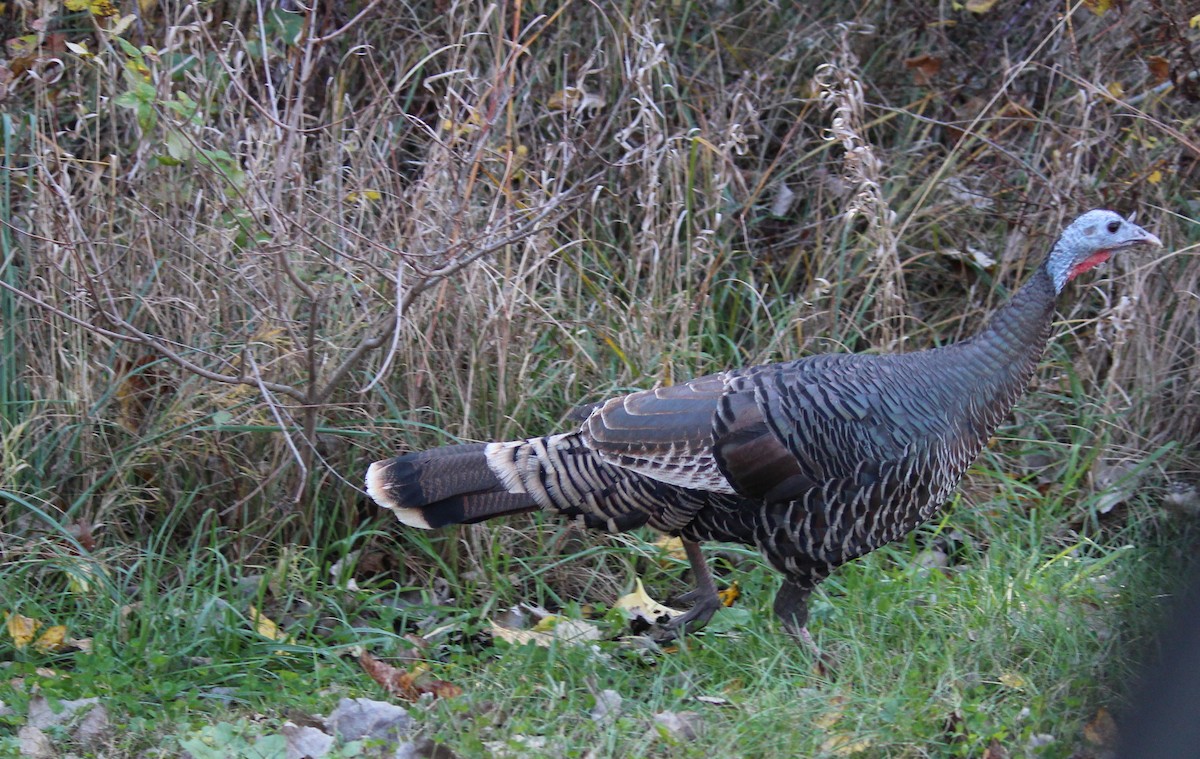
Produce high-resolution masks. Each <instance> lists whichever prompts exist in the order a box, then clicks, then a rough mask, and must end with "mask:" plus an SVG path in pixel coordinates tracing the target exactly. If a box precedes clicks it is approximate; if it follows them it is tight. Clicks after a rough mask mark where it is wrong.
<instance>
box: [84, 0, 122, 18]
mask: <svg viewBox="0 0 1200 759" xmlns="http://www.w3.org/2000/svg"><path fill="white" fill-rule="evenodd" d="M87 6H88V10H90V11H91V12H92V15H93V16H103V17H104V18H108V17H109V16H115V15H117V8H116V6H115V5H113V4H112V0H88V4H87Z"/></svg>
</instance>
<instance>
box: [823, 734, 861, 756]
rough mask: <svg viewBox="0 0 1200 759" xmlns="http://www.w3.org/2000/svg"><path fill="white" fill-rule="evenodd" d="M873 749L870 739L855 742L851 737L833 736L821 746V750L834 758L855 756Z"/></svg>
mask: <svg viewBox="0 0 1200 759" xmlns="http://www.w3.org/2000/svg"><path fill="white" fill-rule="evenodd" d="M869 748H871V739H870V738H859V739H858V740H855V739H853V738H851V737H850V736H849V735H842V734H839V735H833V736H830V737H829V738H828V739H826V740H825V742H824V743H822V744H821V750H822V751H825V752H828V753H830V754H833V755H834V756H854V755H855V754H861V753H862V752H864V751H866V750H867V749H869Z"/></svg>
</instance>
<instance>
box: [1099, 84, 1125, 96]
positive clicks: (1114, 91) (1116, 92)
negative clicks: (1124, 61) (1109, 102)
mask: <svg viewBox="0 0 1200 759" xmlns="http://www.w3.org/2000/svg"><path fill="white" fill-rule="evenodd" d="M1104 89H1105V90H1106V91H1107V92H1108V94H1109V95H1111V96H1112V98H1113V99H1114V100H1116V99H1118V98H1120V97H1121V96H1122V95H1124V94H1125V85H1123V84H1121V83H1120V82H1110V83H1109V85H1108V86H1107V87H1105V88H1104Z"/></svg>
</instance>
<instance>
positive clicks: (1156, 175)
mask: <svg viewBox="0 0 1200 759" xmlns="http://www.w3.org/2000/svg"><path fill="white" fill-rule="evenodd" d="M1146 181H1147V182H1149V183H1150V184H1158V183H1159V182H1161V181H1162V172H1161V171H1159V170H1158V169H1155V170H1154V171H1152V172H1150V176H1148V177H1146Z"/></svg>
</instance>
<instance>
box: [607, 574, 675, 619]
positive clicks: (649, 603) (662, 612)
mask: <svg viewBox="0 0 1200 759" xmlns="http://www.w3.org/2000/svg"><path fill="white" fill-rule="evenodd" d="M613 608H614V609H620V610H621V611H623V612H624V613H625V616H627V617H629V618H630V619H642V620H644V621H646V622H649V623H650V624H652V625H653V624H658V623H659V622H663V621H665V620H667V619H670V618H671V617H675V616H678V615H680V614H682V613H683V612H681V611H677V610H675V609H670V608H667V607H666V606H663V605H662V604H660V603H659V602H658V601H655V600H654V599H653V598H651V597H650V595H649V594H648V593H646V587H645V586H644V585H642V578H640V577H638V578H635V579H634V588H633V592H632V593H629V594H626V595H623V596H621V597H620V598H618V599H617V602H616V603H615V604H613Z"/></svg>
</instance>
